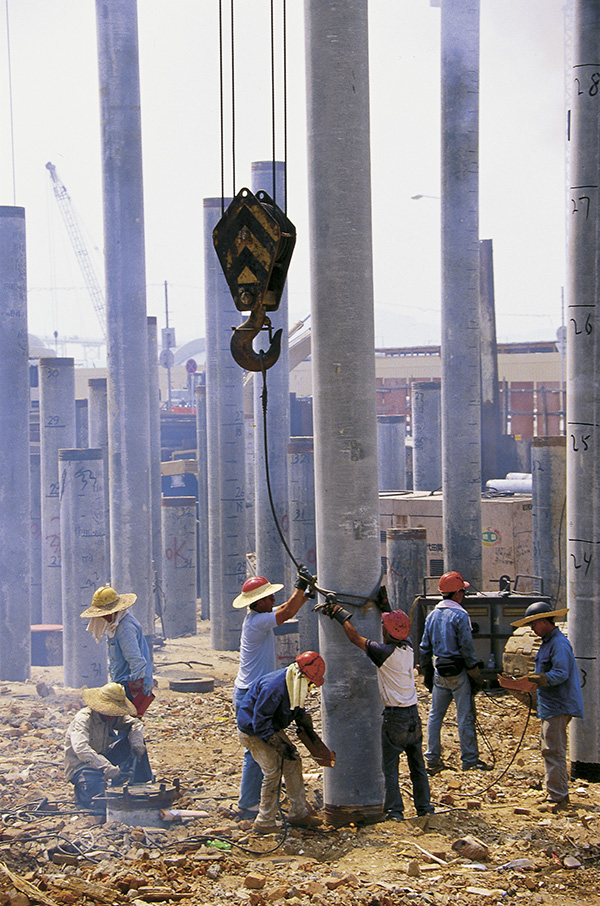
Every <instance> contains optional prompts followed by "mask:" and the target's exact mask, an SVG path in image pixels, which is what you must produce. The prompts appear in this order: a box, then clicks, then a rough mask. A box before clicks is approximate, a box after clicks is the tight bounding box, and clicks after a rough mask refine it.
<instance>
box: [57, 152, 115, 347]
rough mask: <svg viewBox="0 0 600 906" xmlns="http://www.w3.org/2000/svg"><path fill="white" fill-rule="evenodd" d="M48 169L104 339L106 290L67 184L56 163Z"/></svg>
mask: <svg viewBox="0 0 600 906" xmlns="http://www.w3.org/2000/svg"><path fill="white" fill-rule="evenodd" d="M46 169H47V170H48V172H49V173H50V178H51V180H52V189H53V191H54V196H55V198H56V201H57V203H58V207H59V209H60V213H61V215H62V219H63V221H64V224H65V227H66V229H67V233H68V235H69V239H70V240H71V244H72V246H73V251H74V252H75V257H76V258H77V262H78V264H79V267H80V268H81V273H82V274H83V279H84V280H85V285H86V287H87V290H88V292H89V294H90V298H91V300H92V305H93V306H94V311H95V312H96V315H97V316H98V321H99V323H100V329H101V330H102V336H103V337H104V339H106V304H105V299H104V291H103V289H102V286H101V285H100V281H99V280H98V277H97V275H96V271H95V270H94V267H93V265H92V261H91V258H90V255H89V252H88V250H87V247H86V243H85V240H84V238H83V233H82V232H81V228H80V226H79V224H78V223H77V219H76V217H75V212H74V211H73V203H72V202H71V197H70V195H69V193H68V192H67V190H66V188H65V186H64V185H63V183H62V182H61V180H60V177H59V175H58V173H57V172H56V167H55V166H54V164H51V163H50V162H48V163H47V164H46Z"/></svg>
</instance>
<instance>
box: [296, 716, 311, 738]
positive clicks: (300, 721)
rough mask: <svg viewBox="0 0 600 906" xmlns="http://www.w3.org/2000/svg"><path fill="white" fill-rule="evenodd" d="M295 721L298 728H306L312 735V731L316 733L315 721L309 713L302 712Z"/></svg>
mask: <svg viewBox="0 0 600 906" xmlns="http://www.w3.org/2000/svg"><path fill="white" fill-rule="evenodd" d="M295 720H296V726H298V727H304V729H305V730H306V731H307V733H310V732H311V731H312V732H314V728H313V719H312V717H311V716H310V714H309V713H308V711H300V713H299V714H298V716H297V717H296V718H295Z"/></svg>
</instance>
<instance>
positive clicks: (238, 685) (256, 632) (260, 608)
mask: <svg viewBox="0 0 600 906" xmlns="http://www.w3.org/2000/svg"><path fill="white" fill-rule="evenodd" d="M314 581H315V579H314V577H313V576H311V575H310V573H309V572H308V571H307V570H306V569H305V568H304V566H302V564H300V567H299V570H298V575H297V577H296V581H295V583H294V592H293V594H292V596H291V598H289V600H287V601H286V602H285V604H281V605H280V606H279V607H275V595H276V594H277V592H278V591H281V589H282V588H283V585H281V584H280V583H278V582H277V583H271V582H269V580H268V579H266V578H265V577H264V576H251V578H250V579H246V581H245V582H244V584H243V585H242V590H241V592H240V594H239V595H237V597H236V598H235V599H234V601H233V606H234V607H235V608H236V610H240V609H242V608H244V607H247V608H248V612H247V614H246V616H245V617H244V622H243V624H242V634H241V637H240V664H239V669H238V673H237V676H236V678H235V683H234V684H233V706H234V708H235V713H236V715H237V713H238V711H239V708H240V705H241V704H242V702H243V701H244V698H245V696H246V693H247V691H248V689H249V688H250V686H251V685H252V683H253V682H254V681H255V680H257V679H260V677H261V676H265V674H267V673H272V672H273V670H275V635H274V632H273V630H274V629H275V627H276V626H281V624H282V623H285V622H287V620H291V619H293V618H294V617H295V616H296V614H297V613H298V611H299V610H300V608H301V607H302V605H303V604H304V603H305V601H306V600H307V598H308V597H311V596H313V597H314V592H311V591H310V587H309V586H310V584H311V583H314ZM261 784H262V772H261V770H260V767H259V766H258V765H257V764H256V762H255V761H254V759H253V758H252V756H251V754H250V752H249V751H248V750H246V751H245V752H244V762H243V765H242V781H241V784H240V797H239V800H238V810H237V812H236V813H234V817H235V818H236V819H240V818H241V819H246V818H255V817H256V815H257V813H258V801H259V799H260V789H261Z"/></svg>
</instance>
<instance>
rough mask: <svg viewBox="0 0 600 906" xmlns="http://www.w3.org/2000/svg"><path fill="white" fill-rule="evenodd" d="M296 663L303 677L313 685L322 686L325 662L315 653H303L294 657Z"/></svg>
mask: <svg viewBox="0 0 600 906" xmlns="http://www.w3.org/2000/svg"><path fill="white" fill-rule="evenodd" d="M296 663H297V664H298V667H299V669H300V670H301V671H302V673H303V674H304V676H305V677H306V678H307V679H309V680H310V681H311V683H314V684H315V686H322V685H323V683H324V681H325V661H324V660H323V658H322V657H321V655H320V654H317V652H316V651H303V652H302V654H299V655H298V656H297V657H296Z"/></svg>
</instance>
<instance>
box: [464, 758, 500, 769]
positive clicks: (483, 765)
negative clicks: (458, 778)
mask: <svg viewBox="0 0 600 906" xmlns="http://www.w3.org/2000/svg"><path fill="white" fill-rule="evenodd" d="M491 770H493V768H492V766H491V765H489V764H486V762H485V761H482V760H481V758H480V759H478V761H476V762H475V764H465V765H463V771H491Z"/></svg>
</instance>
